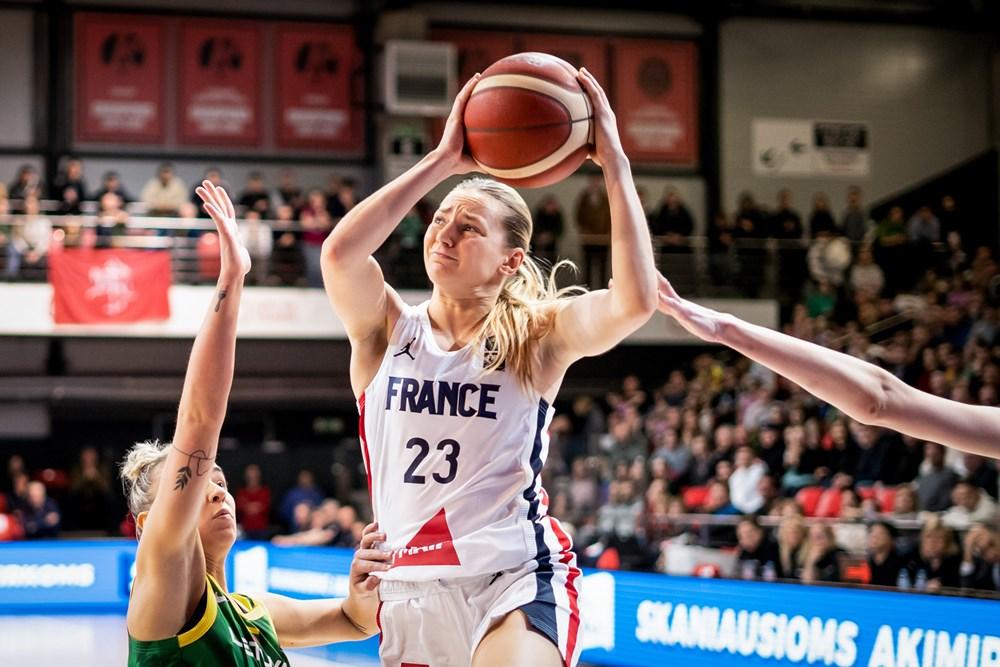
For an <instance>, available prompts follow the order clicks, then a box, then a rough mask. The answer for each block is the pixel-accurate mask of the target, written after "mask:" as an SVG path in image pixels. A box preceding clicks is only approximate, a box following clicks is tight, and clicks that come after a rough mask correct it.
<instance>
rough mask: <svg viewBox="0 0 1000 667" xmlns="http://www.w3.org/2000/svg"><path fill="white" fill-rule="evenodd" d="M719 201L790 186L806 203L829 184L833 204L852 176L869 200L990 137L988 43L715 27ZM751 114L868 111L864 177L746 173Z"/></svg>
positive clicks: (922, 34)
mask: <svg viewBox="0 0 1000 667" xmlns="http://www.w3.org/2000/svg"><path fill="white" fill-rule="evenodd" d="M720 44H721V45H720V48H721V54H720V63H721V73H720V88H721V90H720V99H721V109H720V118H721V141H720V146H721V151H722V153H721V156H720V161H721V165H722V197H723V201H722V204H723V206H724V208H725V209H726V210H727V211H731V210H732V209H733V208H734V207H735V202H736V198H737V196H738V194H739V193H740V192H741V191H743V190H750V191H751V192H754V193H755V194H757V195H758V198H759V199H760V200H763V201H764V202H765V203H766V204H768V205H773V203H774V200H775V196H776V194H777V191H778V190H779V189H781V188H782V187H789V188H790V189H791V190H792V192H793V195H794V197H795V202H796V205H797V206H798V208H799V209H800V210H802V211H807V210H808V209H809V207H810V206H811V198H812V194H813V193H814V192H816V191H818V190H824V191H826V192H827V193H828V194H829V195H830V196H831V200H832V203H833V205H834V208H835V210H839V209H840V207H841V206H842V204H843V200H844V191H845V190H846V188H847V186H848V185H849V184H851V183H857V184H858V185H860V186H861V187H862V188H863V189H864V191H865V197H866V199H867V200H869V201H871V200H873V199H877V198H880V197H884V196H887V195H890V194H892V193H894V192H896V191H898V190H900V189H902V188H905V187H907V186H910V185H912V184H914V183H916V182H918V181H920V180H922V179H925V178H927V177H930V176H933V175H934V174H936V173H938V172H940V171H943V170H946V169H947V168H949V167H950V166H952V165H955V164H956V163H959V162H961V161H963V160H965V159H967V158H969V157H972V156H973V155H975V154H977V153H979V152H980V151H983V150H986V149H987V148H989V147H990V136H989V120H988V116H989V95H990V93H989V83H990V82H989V70H988V52H987V44H988V41H987V40H985V39H984V38H982V37H981V36H976V35H970V34H962V33H958V32H951V31H945V30H933V29H930V28H915V27H897V26H886V25H848V24H841V23H812V22H805V21H796V22H787V21H775V20H758V19H736V20H732V21H728V22H726V23H725V24H723V26H722V28H721V30H720ZM757 117H778V118H807V119H817V120H844V121H865V122H867V123H868V126H869V130H870V143H871V146H872V170H871V177H870V178H867V179H864V180H857V179H853V180H848V179H843V178H841V179H825V180H820V179H808V178H789V177H767V176H755V175H754V174H753V173H752V168H751V121H752V120H753V119H754V118H757Z"/></svg>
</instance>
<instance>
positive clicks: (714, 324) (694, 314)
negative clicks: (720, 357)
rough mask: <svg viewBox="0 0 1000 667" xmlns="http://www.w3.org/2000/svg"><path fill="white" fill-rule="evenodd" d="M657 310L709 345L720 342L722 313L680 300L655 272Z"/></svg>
mask: <svg viewBox="0 0 1000 667" xmlns="http://www.w3.org/2000/svg"><path fill="white" fill-rule="evenodd" d="M656 292H657V297H658V299H657V305H656V307H657V309H658V310H659V311H660V312H661V313H663V314H664V315H669V316H670V317H672V318H674V319H675V320H677V323H678V324H680V325H681V326H682V327H684V329H685V330H686V331H687V332H688V333H690V334H693V335H695V336H697V337H698V338H700V339H702V340H704V341H708V342H709V343H718V342H720V335H719V334H720V332H719V329H720V328H721V326H722V324H723V318H724V317H725V316H724V315H723V314H722V313H719V312H717V311H714V310H712V309H710V308H705V307H704V306H699V305H698V304H696V303H692V302H691V301H688V300H687V299H682V298H681V297H680V296H679V295H678V294H677V292H676V291H675V290H674V286H673V285H671V284H670V281H669V280H667V279H666V278H665V277H664V276H663V274H662V273H660V272H659V271H657V272H656Z"/></svg>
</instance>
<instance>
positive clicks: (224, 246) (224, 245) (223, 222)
mask: <svg viewBox="0 0 1000 667" xmlns="http://www.w3.org/2000/svg"><path fill="white" fill-rule="evenodd" d="M195 192H197V193H198V196H199V197H201V200H202V201H203V202H205V212H206V213H208V214H209V216H211V218H212V221H213V222H215V227H216V229H218V230H219V252H220V255H221V259H222V269H221V273H222V275H226V274H229V273H232V274H236V275H238V276H240V277H241V278H242V277H243V276H245V275H246V274H247V273H249V271H250V253H249V252H248V251H247V249H246V248H245V247H244V246H243V242H242V241H240V235H239V231H238V230H237V228H236V209H235V208H234V207H233V202H232V201H231V200H230V199H229V195H228V194H226V191H225V190H223V189H222V188H220V187H218V186H217V185H215V184H214V183H212V182H211V181H202V182H201V185H199V186H198V187H197V188H196V189H195Z"/></svg>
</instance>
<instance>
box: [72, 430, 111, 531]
mask: <svg viewBox="0 0 1000 667" xmlns="http://www.w3.org/2000/svg"><path fill="white" fill-rule="evenodd" d="M69 478H70V485H69V503H68V505H67V507H66V514H67V517H66V524H67V526H68V527H71V528H73V529H75V530H105V529H107V528H108V527H109V524H110V523H112V521H110V520H109V516H108V504H109V503H110V501H111V480H112V477H111V470H110V469H109V468H108V467H107V466H106V465H102V464H101V462H100V457H99V456H98V453H97V449H96V448H94V447H84V448H83V449H82V450H80V462H79V463H78V464H77V465H76V466H74V468H73V469H72V470H71V471H70V476H69Z"/></svg>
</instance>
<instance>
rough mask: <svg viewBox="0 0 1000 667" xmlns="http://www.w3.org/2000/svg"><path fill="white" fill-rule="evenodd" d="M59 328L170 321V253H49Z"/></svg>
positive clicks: (101, 251) (134, 251)
mask: <svg viewBox="0 0 1000 667" xmlns="http://www.w3.org/2000/svg"><path fill="white" fill-rule="evenodd" d="M49 280H50V281H51V282H52V301H53V306H54V308H53V319H54V320H55V323H56V324H103V323H108V322H139V321H142V320H166V319H169V317H170V301H169V299H168V293H169V288H170V253H169V252H167V251H165V250H162V251H159V250H158V251H149V250H117V249H115V250H108V249H102V250H78V249H73V250H62V249H55V250H53V251H52V252H50V253H49Z"/></svg>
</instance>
